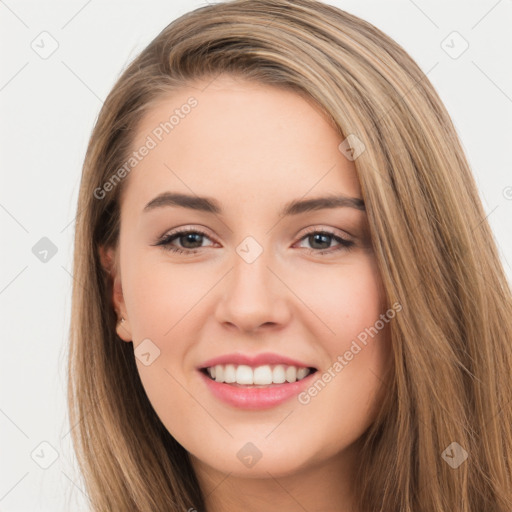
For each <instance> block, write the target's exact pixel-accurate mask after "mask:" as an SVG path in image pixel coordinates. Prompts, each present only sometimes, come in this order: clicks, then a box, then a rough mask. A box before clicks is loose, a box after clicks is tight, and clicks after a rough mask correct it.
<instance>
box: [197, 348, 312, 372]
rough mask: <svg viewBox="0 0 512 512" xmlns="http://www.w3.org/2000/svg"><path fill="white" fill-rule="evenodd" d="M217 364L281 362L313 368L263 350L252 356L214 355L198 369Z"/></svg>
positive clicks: (237, 354)
mask: <svg viewBox="0 0 512 512" xmlns="http://www.w3.org/2000/svg"><path fill="white" fill-rule="evenodd" d="M218 364H234V365H240V364H245V365H248V366H252V367H256V366H263V365H271V364H283V365H287V366H297V367H298V368H314V366H312V365H311V364H308V363H304V362H301V361H297V360H296V359H292V358H290V357H287V356H282V355H279V354H274V353H271V352H265V353H263V354H257V355H253V356H250V355H247V354H241V353H239V352H238V353H233V354H225V355H223V356H219V357H214V358H213V359H208V361H205V362H204V363H202V364H201V365H199V369H203V368H210V367H211V366H216V365H218Z"/></svg>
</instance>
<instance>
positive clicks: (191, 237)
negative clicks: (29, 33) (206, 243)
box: [183, 233, 203, 249]
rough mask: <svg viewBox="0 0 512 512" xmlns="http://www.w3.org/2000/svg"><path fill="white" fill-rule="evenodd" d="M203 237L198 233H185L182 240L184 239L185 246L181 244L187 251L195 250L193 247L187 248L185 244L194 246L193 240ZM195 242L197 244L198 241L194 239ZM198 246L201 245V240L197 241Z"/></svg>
mask: <svg viewBox="0 0 512 512" xmlns="http://www.w3.org/2000/svg"><path fill="white" fill-rule="evenodd" d="M202 236H203V235H200V234H199V233H187V234H186V235H184V237H183V238H184V239H185V244H183V245H184V246H185V247H186V248H187V249H195V247H188V246H187V243H188V242H191V243H192V244H194V238H197V237H199V238H201V237H202ZM195 242H196V243H197V242H198V240H197V239H196V240H195ZM199 245H201V240H199Z"/></svg>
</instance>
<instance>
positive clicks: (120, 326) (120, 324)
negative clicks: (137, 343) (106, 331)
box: [116, 317, 132, 342]
mask: <svg viewBox="0 0 512 512" xmlns="http://www.w3.org/2000/svg"><path fill="white" fill-rule="evenodd" d="M116 332H117V335H118V336H119V337H120V338H121V339H122V340H123V341H128V342H129V341H132V333H131V329H130V326H129V324H128V321H127V320H126V319H125V318H124V317H121V318H120V319H118V321H117V324H116Z"/></svg>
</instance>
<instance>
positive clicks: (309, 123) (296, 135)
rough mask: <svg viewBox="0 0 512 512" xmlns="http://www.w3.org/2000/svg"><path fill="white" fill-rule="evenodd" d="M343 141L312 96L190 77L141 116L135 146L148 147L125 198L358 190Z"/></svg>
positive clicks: (276, 198) (278, 197) (279, 196)
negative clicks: (172, 193)
mask: <svg viewBox="0 0 512 512" xmlns="http://www.w3.org/2000/svg"><path fill="white" fill-rule="evenodd" d="M191 105H194V106H191ZM342 140H343V138H342V137H341V136H340V135H339V134H338V132H337V131H336V130H335V129H334V127H333V126H332V125H331V124H330V122H329V121H328V119H327V118H326V117H325V116H324V115H323V114H322V112H321V111H320V109H319V108H318V107H317V106H316V105H315V104H314V102H313V101H312V100H307V99H305V98H304V97H303V96H302V95H299V94H297V93H296V92H293V91H291V90H289V89H283V88H278V87H274V86H269V85H265V84H259V83H255V82H247V81H243V80H241V79H235V78H233V77H229V76H221V77H219V78H217V79H216V80H214V81H213V82H211V83H210V84H208V82H195V83H193V84H191V85H189V86H187V87H184V88H182V89H179V90H177V91H174V92H172V94H167V95H166V96H162V98H161V99H160V100H159V101H158V102H157V103H155V104H154V105H153V106H152V107H151V109H150V110H149V111H148V112H147V113H146V115H145V116H144V117H143V118H142V120H141V123H140V125H139V127H138V131H137V134H136V137H135V141H134V144H133V147H132V150H133V151H137V150H138V149H139V148H141V147H142V146H144V145H147V146H151V149H150V150H149V151H146V152H145V153H146V155H145V156H144V157H143V158H141V159H140V161H138V162H137V164H136V166H135V167H133V169H132V171H131V172H130V174H129V177H128V183H125V186H126V187H127V190H126V191H125V198H126V200H127V201H130V203H134V202H136V203H137V205H138V206H139V207H140V206H141V205H142V203H144V204H146V203H147V202H148V201H149V200H151V199H152V198H153V197H154V196H155V195H156V194H159V193H162V192H165V191H180V192H183V193H187V194H198V195H205V194H207V195H210V196H215V197H217V198H218V199H219V201H221V202H222V203H229V202H233V201H236V202H240V201H252V200H253V199H256V198H260V199H261V200H262V201H263V200H264V199H265V198H269V197H271V198H272V201H273V202H277V203H279V204H277V205H276V207H278V206H280V204H281V203H284V202H288V201H289V200H290V199H292V198H293V199H295V198H298V197H303V196H305V195H307V194H310V195H319V194H322V193H326V192H327V193H336V192H341V193H344V194H346V195H350V196H353V197H361V193H360V187H359V181H358V179H357V174H356V171H355V167H354V164H353V162H351V161H349V160H347V159H346V158H345V156H344V155H343V154H342V153H341V152H340V151H339V149H338V146H339V144H340V143H341V142H342ZM248 207H249V205H248Z"/></svg>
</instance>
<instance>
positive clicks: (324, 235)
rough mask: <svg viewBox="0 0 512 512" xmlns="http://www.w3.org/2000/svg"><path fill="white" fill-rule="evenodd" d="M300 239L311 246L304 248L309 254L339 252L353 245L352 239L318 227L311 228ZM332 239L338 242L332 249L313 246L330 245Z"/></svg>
mask: <svg viewBox="0 0 512 512" xmlns="http://www.w3.org/2000/svg"><path fill="white" fill-rule="evenodd" d="M300 240H301V241H302V240H306V241H307V242H309V243H310V244H311V245H312V246H313V249H308V248H307V247H306V250H307V251H308V252H309V253H310V254H319V255H324V254H332V253H335V252H339V251H348V250H350V249H351V248H353V246H354V245H355V243H354V242H353V241H352V240H348V239H346V238H344V237H342V236H338V235H336V234H335V233H333V232H332V231H329V230H326V229H323V230H318V228H313V229H311V230H310V231H308V232H307V233H306V235H305V236H303V237H302V238H301V239H300ZM332 240H335V241H336V242H338V244H339V246H338V247H335V248H334V249H332V248H331V249H329V248H327V249H325V248H321V250H317V249H315V247H314V246H318V245H323V246H325V245H330V244H331V241H332ZM317 248H318V247H317Z"/></svg>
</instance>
